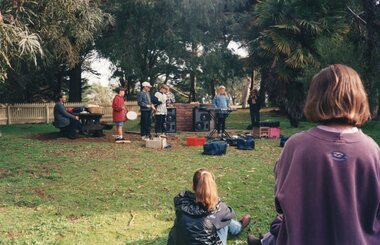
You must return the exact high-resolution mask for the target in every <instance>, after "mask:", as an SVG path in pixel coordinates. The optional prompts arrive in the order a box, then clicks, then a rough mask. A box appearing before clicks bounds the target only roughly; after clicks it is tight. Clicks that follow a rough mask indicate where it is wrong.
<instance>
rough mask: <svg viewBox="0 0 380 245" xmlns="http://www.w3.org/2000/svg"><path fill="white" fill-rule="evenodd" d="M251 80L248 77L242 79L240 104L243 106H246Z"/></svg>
mask: <svg viewBox="0 0 380 245" xmlns="http://www.w3.org/2000/svg"><path fill="white" fill-rule="evenodd" d="M250 85H251V81H250V80H249V79H248V77H246V78H244V79H243V91H242V95H241V106H242V107H243V108H247V107H248V103H247V102H248V97H249V91H250V90H251V88H250Z"/></svg>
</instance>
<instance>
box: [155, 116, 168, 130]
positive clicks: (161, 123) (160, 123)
mask: <svg viewBox="0 0 380 245" xmlns="http://www.w3.org/2000/svg"><path fill="white" fill-rule="evenodd" d="M165 124H166V115H156V127H155V130H156V134H158V133H161V134H162V133H165V132H166V125H165Z"/></svg>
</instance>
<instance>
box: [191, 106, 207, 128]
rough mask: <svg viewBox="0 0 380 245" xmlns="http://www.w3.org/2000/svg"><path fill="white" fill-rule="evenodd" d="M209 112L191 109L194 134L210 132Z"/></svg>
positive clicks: (203, 109)
mask: <svg viewBox="0 0 380 245" xmlns="http://www.w3.org/2000/svg"><path fill="white" fill-rule="evenodd" d="M210 120H211V117H210V112H209V111H208V110H207V109H205V108H197V107H195V108H194V109H193V130H194V131H195V132H209V131H210Z"/></svg>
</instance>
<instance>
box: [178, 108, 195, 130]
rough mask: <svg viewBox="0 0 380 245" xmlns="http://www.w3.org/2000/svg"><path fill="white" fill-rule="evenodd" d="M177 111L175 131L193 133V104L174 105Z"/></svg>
mask: <svg viewBox="0 0 380 245" xmlns="http://www.w3.org/2000/svg"><path fill="white" fill-rule="evenodd" d="M174 107H175V108H176V109H177V115H176V119H177V131H193V108H194V107H196V105H193V104H180V103H176V104H174Z"/></svg>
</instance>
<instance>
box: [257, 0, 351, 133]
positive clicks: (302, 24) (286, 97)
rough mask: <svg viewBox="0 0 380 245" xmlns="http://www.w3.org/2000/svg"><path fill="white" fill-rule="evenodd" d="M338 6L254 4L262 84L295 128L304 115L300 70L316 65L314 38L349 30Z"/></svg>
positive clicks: (280, 0)
mask: <svg viewBox="0 0 380 245" xmlns="http://www.w3.org/2000/svg"><path fill="white" fill-rule="evenodd" d="M340 9H342V7H340V6H339V3H330V2H329V1H325V0H320V1H311V0H303V1H302V0H288V1H286V0H268V1H262V2H259V3H258V4H257V5H256V6H255V14H256V19H255V22H254V29H255V31H256V32H257V36H256V38H255V39H254V40H253V42H252V48H253V50H252V51H253V56H254V58H255V59H256V66H258V67H259V68H260V70H261V74H262V85H263V86H262V87H265V88H266V89H267V90H268V93H269V96H270V99H271V101H272V102H274V103H275V104H277V105H278V106H279V107H280V108H281V109H283V110H284V111H285V112H286V113H287V114H288V116H289V119H290V122H291V124H292V126H295V127H297V126H298V121H299V120H300V119H301V117H302V116H303V113H302V110H303V103H304V98H305V89H304V87H305V86H304V85H305V82H304V81H303V72H304V70H305V69H306V68H308V67H310V66H318V65H319V62H318V54H317V52H316V48H315V43H316V41H317V40H318V39H319V38H321V37H322V36H324V35H337V36H339V35H342V34H344V33H346V32H347V31H348V28H347V26H346V25H345V23H344V19H343V17H342V13H341V12H340V11H339V10H340Z"/></svg>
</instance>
